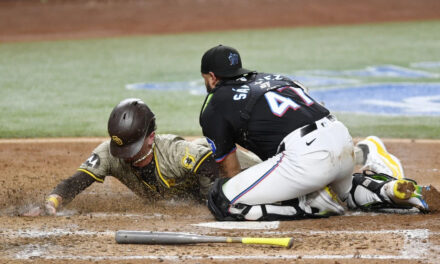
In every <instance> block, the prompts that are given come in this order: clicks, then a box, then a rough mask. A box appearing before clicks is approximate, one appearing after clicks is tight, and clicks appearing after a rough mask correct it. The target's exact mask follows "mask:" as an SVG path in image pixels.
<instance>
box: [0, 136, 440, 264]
mask: <svg viewBox="0 0 440 264" xmlns="http://www.w3.org/2000/svg"><path fill="white" fill-rule="evenodd" d="M102 140H103V139H102V138H91V139H84V140H81V139H76V140H74V139H68V140H65V141H63V140H62V139H44V140H42V139H41V140H0V150H1V151H0V166H1V172H2V175H1V178H0V183H1V184H2V186H3V188H2V189H1V191H0V201H1V205H0V241H1V243H0V252H2V253H1V254H0V263H1V262H5V261H6V262H8V261H15V262H16V263H21V262H22V261H33V262H41V263H63V262H68V263H72V262H95V261H98V262H105V263H112V262H114V263H145V262H148V263H150V262H153V263H158V262H171V263H176V262H179V263H180V262H186V263H211V262H215V263H231V262H232V263H238V262H243V263H278V262H282V263H291V262H293V261H295V263H438V262H437V261H440V259H436V258H437V257H438V256H439V255H440V215H439V214H429V215H421V214H416V212H415V211H412V212H410V213H409V214H403V213H402V212H401V213H402V214H389V213H383V214H372V213H359V212H349V213H347V215H345V216H337V217H331V218H329V219H320V220H317V219H315V220H303V221H291V222H280V223H278V222H269V223H266V225H265V226H261V225H257V224H258V223H250V225H247V226H235V227H234V224H233V223H227V224H225V226H224V227H223V228H221V226H218V224H219V223H218V222H215V221H214V219H213V217H212V216H211V215H210V213H209V211H208V210H207V209H206V207H205V206H204V205H200V204H196V203H195V202H193V201H175V200H172V201H158V202H155V203H152V204H145V203H144V202H142V200H140V199H139V198H137V197H136V196H134V194H132V193H131V192H130V191H129V190H128V189H127V188H126V187H125V186H123V185H122V184H120V183H119V182H117V181H116V180H114V179H112V178H108V179H106V181H105V183H104V184H99V183H95V184H93V185H92V186H91V187H90V188H88V189H87V190H86V191H84V192H83V193H81V194H80V195H79V196H77V198H75V200H74V201H73V202H72V203H71V204H69V205H68V206H67V207H66V208H65V209H64V210H63V211H61V212H60V213H59V215H58V216H56V217H38V218H28V217H18V216H17V215H18V214H20V213H21V212H24V211H25V210H26V209H28V208H30V207H31V206H32V205H35V204H37V203H39V202H41V201H43V200H44V196H45V195H46V194H47V193H48V192H50V191H51V189H52V188H53V187H54V186H55V185H56V184H57V183H58V182H59V181H60V180H62V179H64V178H66V177H69V176H70V175H71V174H72V173H73V172H74V171H75V170H76V168H77V167H78V166H79V165H80V164H81V163H82V162H83V161H84V160H85V159H87V157H88V156H89V154H90V152H91V151H92V150H93V149H94V147H95V146H97V145H98V144H99V143H100V142H101V141H102ZM385 144H386V145H387V147H388V149H389V151H390V152H392V153H395V154H396V155H397V156H399V157H400V158H401V160H402V162H403V164H404V168H405V172H406V174H407V176H409V177H412V178H414V179H415V180H417V181H418V182H419V183H420V184H433V185H434V186H436V187H437V188H440V163H439V157H440V141H424V140H417V141H413V140H385ZM188 212H190V213H188ZM212 225H214V226H212ZM251 225H253V226H251ZM224 228H233V229H224ZM243 228H244V229H243ZM259 228H262V229H259ZM116 230H151V231H168V232H171V231H172V232H188V233H196V234H206V235H224V236H259V237H261V236H263V237H277V236H283V237H285V236H293V237H294V238H295V242H294V246H293V247H292V248H291V249H284V248H278V247H274V246H264V245H260V246H258V245H257V246H256V245H253V246H252V245H240V244H238V245H237V244H234V245H229V244H201V245H191V246H146V245H118V244H116V243H115V240H114V232H115V231H116Z"/></svg>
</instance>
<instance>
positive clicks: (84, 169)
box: [78, 169, 104, 182]
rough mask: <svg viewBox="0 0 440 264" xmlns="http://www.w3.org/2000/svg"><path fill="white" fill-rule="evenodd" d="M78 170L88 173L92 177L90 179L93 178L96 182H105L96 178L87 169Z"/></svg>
mask: <svg viewBox="0 0 440 264" xmlns="http://www.w3.org/2000/svg"><path fill="white" fill-rule="evenodd" d="M78 170H79V171H82V172H85V173H87V174H88V175H90V177H92V178H93V179H95V180H97V181H99V182H104V180H103V179H100V178H98V177H96V176H95V175H94V174H93V173H91V172H90V171H88V170H85V169H78Z"/></svg>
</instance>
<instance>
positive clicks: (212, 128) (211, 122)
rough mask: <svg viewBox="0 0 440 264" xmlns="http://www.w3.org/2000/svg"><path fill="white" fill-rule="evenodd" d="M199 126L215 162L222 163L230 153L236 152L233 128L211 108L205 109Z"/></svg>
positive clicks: (219, 113) (218, 112) (219, 112)
mask: <svg viewBox="0 0 440 264" xmlns="http://www.w3.org/2000/svg"><path fill="white" fill-rule="evenodd" d="M201 126H202V130H203V135H204V136H205V137H206V140H207V141H208V143H209V145H210V147H211V150H212V153H213V155H214V159H215V161H216V162H222V161H223V160H224V159H225V158H226V157H227V156H228V155H229V154H230V153H232V152H234V151H236V146H235V142H234V137H233V134H232V133H233V128H232V127H231V126H230V124H229V123H228V122H227V120H226V119H225V118H224V117H223V115H222V114H221V111H219V110H215V109H214V108H213V107H207V108H206V110H205V112H204V113H203V116H202V120H201Z"/></svg>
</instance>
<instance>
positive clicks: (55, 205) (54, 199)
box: [46, 196, 60, 208]
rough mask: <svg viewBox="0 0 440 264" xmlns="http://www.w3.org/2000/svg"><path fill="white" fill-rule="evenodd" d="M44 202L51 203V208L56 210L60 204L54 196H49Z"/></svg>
mask: <svg viewBox="0 0 440 264" xmlns="http://www.w3.org/2000/svg"><path fill="white" fill-rule="evenodd" d="M46 202H52V203H53V207H55V208H58V205H59V204H60V201H58V199H57V198H56V197H55V196H49V197H47V199H46Z"/></svg>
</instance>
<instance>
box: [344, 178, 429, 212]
mask: <svg viewBox="0 0 440 264" xmlns="http://www.w3.org/2000/svg"><path fill="white" fill-rule="evenodd" d="M427 188H429V187H422V186H419V185H417V183H416V182H415V181H414V180H411V179H396V178H394V177H392V176H389V175H386V174H383V173H375V172H373V171H364V172H363V173H355V174H354V175H353V185H352V189H351V191H350V195H349V197H348V201H347V202H348V207H349V208H350V209H361V210H365V211H372V210H377V209H384V208H396V209H410V208H412V207H416V208H418V209H419V210H420V211H421V212H428V211H429V209H428V204H427V202H426V201H425V196H424V195H423V193H424V192H425V193H426V190H427Z"/></svg>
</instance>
